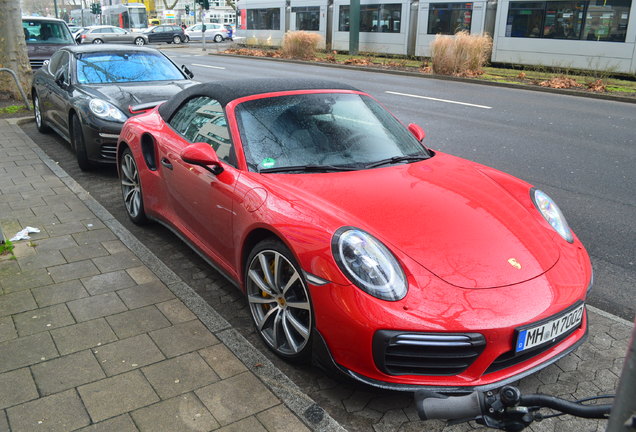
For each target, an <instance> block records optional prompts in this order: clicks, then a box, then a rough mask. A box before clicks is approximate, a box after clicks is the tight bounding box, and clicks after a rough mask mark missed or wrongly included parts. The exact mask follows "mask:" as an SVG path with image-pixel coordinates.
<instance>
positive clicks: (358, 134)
mask: <svg viewBox="0 0 636 432" xmlns="http://www.w3.org/2000/svg"><path fill="white" fill-rule="evenodd" d="M423 138H424V132H423V130H422V129H421V128H420V127H419V126H417V125H414V124H411V125H409V126H408V127H405V126H404V125H403V124H402V123H400V122H399V121H398V120H397V119H396V118H395V117H394V116H393V115H392V114H391V113H389V112H388V111H387V110H386V109H384V108H383V107H382V105H381V104H380V103H378V102H377V101H376V100H375V99H374V98H373V97H371V96H369V95H368V94H366V93H364V92H361V91H359V90H356V89H355V88H352V87H349V86H345V85H340V84H336V83H333V82H323V81H317V80H254V81H250V82H245V81H228V82H219V83H206V84H200V85H196V86H192V87H190V88H188V89H186V90H183V91H182V92H180V93H179V94H177V95H175V96H174V97H172V98H171V99H170V100H168V101H167V102H165V103H163V104H162V105H160V106H159V107H156V108H154V109H152V110H151V111H149V112H147V113H145V114H142V115H139V116H135V117H132V118H130V119H128V120H127V121H126V124H125V125H124V128H123V130H122V132H121V135H120V138H119V143H118V148H117V160H118V167H119V174H120V178H121V187H122V192H123V199H124V203H125V206H126V209H127V212H128V214H129V216H130V218H131V219H132V220H133V222H136V223H143V222H145V221H146V220H148V219H151V220H154V221H158V222H160V223H162V224H164V225H166V226H167V227H169V228H170V229H171V230H173V231H174V232H175V233H176V234H177V235H178V236H179V237H180V238H182V239H183V240H184V241H185V242H187V243H188V244H189V245H190V246H191V247H192V248H194V249H195V250H196V251H198V252H199V253H200V254H201V255H202V256H204V257H205V258H207V260H208V261H209V262H210V263H211V264H212V265H213V266H214V267H215V268H217V269H218V270H219V271H220V272H221V273H223V274H224V275H225V276H226V277H227V278H228V279H230V280H231V281H233V282H234V283H235V284H236V285H237V286H238V287H239V288H240V289H241V290H242V291H243V292H244V293H245V295H246V297H247V301H248V303H249V309H250V311H251V315H252V317H253V319H254V323H255V325H256V328H257V330H258V333H259V334H260V336H262V338H263V340H264V341H265V343H266V344H267V346H268V347H269V348H270V349H272V350H273V351H274V352H275V353H276V354H278V355H279V356H280V357H283V358H285V359H288V360H307V359H309V358H310V357H311V358H313V359H314V360H315V361H317V363H319V364H321V365H323V366H326V367H332V368H335V369H336V370H338V371H341V372H342V373H344V374H345V375H347V376H349V377H351V378H353V379H356V380H358V381H362V382H365V383H367V384H370V385H375V386H380V387H384V388H392V389H398V390H413V389H415V388H419V387H420V386H429V387H434V388H437V389H438V390H440V391H447V392H452V391H466V390H471V389H481V390H485V389H489V388H495V387H498V386H501V385H503V384H504V383H507V382H510V381H514V380H517V379H520V378H521V377H523V376H526V375H528V374H530V373H533V372H535V371H537V370H538V369H540V368H543V367H545V366H547V365H548V364H551V363H553V362H555V361H556V360H558V359H560V358H562V357H563V356H565V355H566V354H568V353H569V352H571V351H572V350H574V349H575V348H576V347H577V346H579V345H580V344H581V343H582V342H583V340H584V339H585V336H586V334H587V318H586V312H585V306H584V302H585V298H586V295H587V292H588V290H589V289H590V287H591V285H592V268H591V265H590V260H589V257H588V255H587V252H586V251H585V249H584V247H583V245H582V244H581V242H580V241H579V240H578V239H577V237H576V236H575V235H574V234H573V233H572V231H571V230H570V228H569V227H568V224H567V222H566V221H565V219H564V217H563V215H562V214H561V211H560V210H559V208H558V207H557V205H556V204H555V203H554V202H553V201H552V200H551V199H550V198H549V197H548V195H546V194H545V193H544V192H542V191H540V190H538V189H536V188H533V187H532V186H530V185H529V184H527V183H525V182H523V181H521V180H519V179H517V178H515V177H512V176H510V175H507V174H504V173H502V172H499V171H497V170H494V169H492V168H488V167H486V166H483V165H479V164H477V163H474V162H470V161H467V160H464V159H460V158H457V157H454V156H450V155H447V154H443V153H441V152H434V151H432V150H431V149H429V148H427V147H426V146H424V145H423V144H422V140H423Z"/></svg>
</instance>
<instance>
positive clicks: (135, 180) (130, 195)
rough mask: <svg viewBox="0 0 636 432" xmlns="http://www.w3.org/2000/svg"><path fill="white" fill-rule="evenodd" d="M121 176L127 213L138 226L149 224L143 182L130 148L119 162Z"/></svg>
mask: <svg viewBox="0 0 636 432" xmlns="http://www.w3.org/2000/svg"><path fill="white" fill-rule="evenodd" d="M119 173H120V174H119V175H120V178H121V193H122V196H123V198H124V206H125V207H126V213H127V214H128V217H129V218H130V220H131V221H133V223H136V224H138V225H141V224H144V223H146V222H148V219H147V218H146V211H145V210H144V201H143V195H142V193H141V180H140V179H139V170H138V169H137V163H136V162H135V158H134V157H133V154H132V152H131V151H130V149H129V148H126V149H125V150H124V152H123V153H122V155H121V159H120V160H119Z"/></svg>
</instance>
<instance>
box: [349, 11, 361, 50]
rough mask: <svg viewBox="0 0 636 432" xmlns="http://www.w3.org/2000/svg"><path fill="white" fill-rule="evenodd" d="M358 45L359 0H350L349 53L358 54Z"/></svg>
mask: <svg viewBox="0 0 636 432" xmlns="http://www.w3.org/2000/svg"><path fill="white" fill-rule="evenodd" d="M359 46H360V0H351V3H350V6H349V54H350V55H358V48H359Z"/></svg>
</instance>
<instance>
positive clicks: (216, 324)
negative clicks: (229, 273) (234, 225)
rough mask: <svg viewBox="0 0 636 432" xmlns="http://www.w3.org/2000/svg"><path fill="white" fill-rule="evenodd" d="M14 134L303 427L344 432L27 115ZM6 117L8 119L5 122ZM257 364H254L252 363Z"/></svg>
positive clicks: (12, 124)
mask: <svg viewBox="0 0 636 432" xmlns="http://www.w3.org/2000/svg"><path fill="white" fill-rule="evenodd" d="M5 120H7V123H8V124H9V125H10V127H11V128H12V129H13V130H14V132H15V133H17V134H19V135H21V136H23V137H24V139H25V142H27V143H28V145H29V146H30V147H31V149H32V150H33V151H34V152H35V154H37V155H38V157H39V158H40V159H41V160H42V162H43V163H44V164H45V165H46V166H47V167H48V168H49V169H50V170H51V171H52V172H53V174H54V175H55V176H57V177H58V178H59V179H60V181H62V183H64V184H65V185H66V186H67V187H68V188H69V189H70V190H71V191H72V192H73V193H75V194H76V195H77V197H78V198H79V199H80V200H81V201H82V202H83V203H84V204H85V205H86V206H87V207H88V208H89V209H90V210H91V211H92V212H93V213H94V214H95V216H96V217H97V218H98V219H100V220H101V221H102V222H103V223H104V225H106V226H107V227H108V228H109V229H110V230H111V231H112V232H113V233H114V234H115V235H116V236H117V237H118V238H119V239H120V240H121V241H122V243H124V244H125V245H126V246H127V247H128V248H129V249H130V250H131V251H132V252H133V253H135V254H136V255H137V256H138V257H139V259H140V260H141V262H142V263H143V264H145V265H146V266H147V267H148V268H149V269H150V270H151V271H153V272H154V273H155V274H156V276H157V277H158V278H159V279H160V280H161V281H162V282H163V283H164V284H165V285H166V286H167V287H168V289H170V291H172V292H173V294H174V295H175V296H176V297H178V298H179V299H180V300H181V301H182V302H183V303H184V304H185V305H186V306H187V307H188V308H189V309H190V310H191V311H192V312H193V313H195V314H196V316H197V318H198V319H199V320H200V321H201V322H202V323H203V324H204V325H205V326H206V327H207V328H208V330H209V331H210V332H211V333H212V334H214V336H216V337H217V338H218V339H219V340H220V341H221V342H222V343H223V344H225V345H226V346H227V347H228V349H229V350H230V351H232V353H234V355H236V356H237V357H238V358H239V359H240V360H241V361H242V362H243V364H245V367H246V368H247V369H248V370H249V371H250V372H252V373H253V374H254V375H256V376H257V377H258V378H259V379H260V380H261V381H262V382H263V383H264V384H265V386H266V387H267V388H268V389H269V390H271V391H272V393H274V394H275V395H276V396H277V397H278V398H279V399H280V400H281V401H282V402H283V403H284V404H285V405H286V406H287V407H288V408H289V409H290V410H291V411H293V412H294V414H296V415H297V416H298V418H299V419H301V420H302V422H303V423H305V425H307V427H309V428H310V429H311V430H313V431H316V432H335V431H338V432H340V431H345V429H344V428H343V427H342V426H341V425H340V424H339V423H338V422H337V421H336V420H334V419H333V418H332V417H331V416H330V415H329V414H328V413H327V412H326V411H325V410H324V409H323V408H321V407H320V406H319V405H318V404H317V403H316V402H314V400H313V399H311V398H310V397H309V396H308V395H306V394H305V393H303V391H302V390H301V389H300V388H299V387H298V386H297V385H296V384H295V383H294V382H292V381H291V380H290V379H289V378H288V377H287V376H286V375H285V374H284V373H283V372H281V371H280V370H279V369H278V368H277V367H276V366H275V365H274V364H273V363H272V362H271V361H270V360H269V359H268V358H267V357H266V356H265V355H264V354H263V353H261V352H260V351H259V350H257V349H256V348H255V347H254V346H253V345H252V344H251V343H250V342H249V341H248V340H247V339H245V338H244V337H243V336H242V335H241V334H240V333H239V332H238V331H236V330H235V329H234V328H233V327H232V326H231V324H230V323H229V322H227V321H226V320H225V318H223V317H222V316H221V315H220V314H219V313H218V312H216V311H215V310H214V309H213V308H212V307H211V306H210V305H209V304H208V303H207V302H206V301H205V300H203V298H201V297H200V296H199V295H198V294H197V293H196V292H195V291H194V290H193V289H192V288H191V287H190V286H189V285H188V284H186V283H185V282H184V281H183V280H182V279H181V278H180V277H179V276H178V275H177V274H176V273H174V272H173V271H172V270H170V269H169V268H168V267H167V266H166V265H165V264H164V263H163V262H162V261H161V260H160V259H159V258H157V256H156V255H155V254H153V253H152V252H151V251H150V250H149V249H148V248H147V247H146V246H145V245H144V244H143V243H141V242H140V241H139V240H138V239H137V238H136V237H135V236H134V235H133V234H132V233H131V232H130V231H128V230H127V229H126V228H125V227H124V226H123V225H122V224H121V223H120V222H119V221H118V220H117V219H115V217H114V216H113V215H112V214H111V213H110V212H109V211H108V210H106V208H104V207H103V206H102V205H101V204H100V203H99V202H97V200H96V199H95V198H93V197H92V196H91V195H90V194H89V193H88V191H86V190H85V189H84V188H83V187H82V186H81V185H80V184H79V183H77V182H76V181H75V180H74V179H73V178H72V177H71V176H70V175H69V174H68V173H67V172H66V171H64V170H63V169H62V168H61V167H60V166H59V165H58V164H57V163H56V162H55V161H53V160H52V159H51V158H49V157H48V155H47V154H46V153H45V152H44V151H43V150H42V149H41V148H40V147H39V146H38V145H37V144H36V143H35V142H33V140H31V139H30V138H29V137H28V136H27V135H26V134H25V133H24V132H23V131H22V129H21V128H20V127H19V125H20V124H24V123H28V122H30V121H32V119H31V118H30V117H19V118H13V119H5ZM9 120H10V121H9ZM0 121H1V120H0ZM256 365H258V366H256Z"/></svg>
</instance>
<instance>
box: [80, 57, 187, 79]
mask: <svg viewBox="0 0 636 432" xmlns="http://www.w3.org/2000/svg"><path fill="white" fill-rule="evenodd" d="M182 79H185V78H184V76H183V74H182V73H181V71H179V69H178V68H177V67H176V66H175V65H174V64H172V63H171V62H170V60H168V59H167V58H165V57H164V56H163V55H161V54H156V53H152V52H150V53H148V52H110V53H109V52H96V53H82V54H78V55H77V81H78V82H79V83H80V84H105V83H124V82H132V81H170V80H182Z"/></svg>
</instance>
